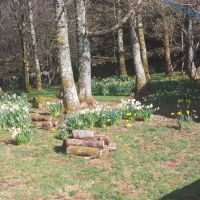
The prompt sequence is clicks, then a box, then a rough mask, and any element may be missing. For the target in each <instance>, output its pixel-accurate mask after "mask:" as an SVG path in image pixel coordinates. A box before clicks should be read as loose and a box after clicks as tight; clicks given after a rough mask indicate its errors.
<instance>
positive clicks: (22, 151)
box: [0, 116, 200, 200]
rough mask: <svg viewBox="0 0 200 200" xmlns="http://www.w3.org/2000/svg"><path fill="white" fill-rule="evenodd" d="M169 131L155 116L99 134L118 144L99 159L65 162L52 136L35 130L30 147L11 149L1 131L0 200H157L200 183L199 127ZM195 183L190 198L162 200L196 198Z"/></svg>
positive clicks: (170, 124)
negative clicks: (104, 134)
mask: <svg viewBox="0 0 200 200" xmlns="http://www.w3.org/2000/svg"><path fill="white" fill-rule="evenodd" d="M174 126H175V122H174V120H172V119H167V118H165V117H161V116H155V117H154V119H153V120H152V122H151V123H150V122H149V123H145V124H144V122H135V123H134V126H133V127H132V128H130V129H126V128H124V127H123V125H121V127H113V128H110V129H104V130H101V131H100V132H103V133H106V134H108V135H110V137H111V138H112V140H113V141H115V142H116V143H117V145H118V149H117V151H116V152H113V153H111V154H110V155H109V157H108V158H107V159H103V160H87V159H84V158H78V157H68V156H67V155H65V154H63V153H62V151H61V148H60V147H61V143H62V142H61V141H60V140H57V139H55V137H54V136H55V135H54V133H51V132H46V131H38V132H37V133H36V134H35V135H34V139H33V141H32V144H31V145H29V146H15V145H14V144H12V143H11V142H9V139H11V137H10V134H9V133H8V132H1V134H0V165H1V167H0V186H1V187H0V199H2V200H4V199H15V200H17V199H19V200H23V199H26V200H27V199H37V200H38V199H102V200H108V199H110V200H130V199H136V200H143V199H144V200H146V199H161V198H162V197H164V196H165V195H168V194H170V193H172V192H173V191H175V190H176V189H181V188H183V187H184V186H186V185H190V184H192V183H193V182H195V181H197V180H198V179H199V172H200V171H199V169H200V151H199V144H200V129H199V124H197V123H193V124H192V125H191V126H190V127H188V128H186V129H185V130H184V131H178V130H176V128H175V127H174ZM196 184H198V185H196ZM196 184H194V185H195V186H196V188H195V186H194V187H192V189H193V190H194V191H193V192H192V194H190V193H189V192H188V191H187V190H186V193H184V190H183V191H181V192H179V193H175V195H177V196H175V197H174V198H172V197H170V196H168V197H165V198H163V199H166V200H168V199H187V198H186V197H187V196H188V195H190V198H188V199H199V198H200V190H199V186H200V185H199V182H196ZM192 189H191V191H192ZM192 196H193V198H192Z"/></svg>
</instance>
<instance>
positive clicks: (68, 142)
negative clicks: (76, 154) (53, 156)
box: [63, 138, 105, 149]
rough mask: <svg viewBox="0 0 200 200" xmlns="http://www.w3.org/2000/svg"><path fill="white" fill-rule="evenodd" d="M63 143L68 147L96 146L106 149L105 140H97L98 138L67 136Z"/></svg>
mask: <svg viewBox="0 0 200 200" xmlns="http://www.w3.org/2000/svg"><path fill="white" fill-rule="evenodd" d="M63 143H64V144H63V145H66V147H69V146H83V147H94V148H99V149H104V147H105V143H104V141H97V140H78V139H69V138H65V139H64V140H63Z"/></svg>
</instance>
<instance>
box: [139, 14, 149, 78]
mask: <svg viewBox="0 0 200 200" xmlns="http://www.w3.org/2000/svg"><path fill="white" fill-rule="evenodd" d="M137 26H138V27H137V28H138V39H139V43H140V50H141V58H142V63H143V67H144V72H145V76H146V79H147V80H150V79H151V76H150V74H149V64H148V58H147V49H146V43H145V37H144V28H143V22H142V16H141V15H140V14H138V16H137Z"/></svg>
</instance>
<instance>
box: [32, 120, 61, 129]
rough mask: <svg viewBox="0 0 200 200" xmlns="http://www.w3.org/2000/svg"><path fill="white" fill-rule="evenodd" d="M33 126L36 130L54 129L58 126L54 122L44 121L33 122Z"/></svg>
mask: <svg viewBox="0 0 200 200" xmlns="http://www.w3.org/2000/svg"><path fill="white" fill-rule="evenodd" d="M34 124H35V126H37V127H38V128H42V129H47V130H49V129H51V128H54V127H56V126H57V125H58V122H56V121H44V122H34Z"/></svg>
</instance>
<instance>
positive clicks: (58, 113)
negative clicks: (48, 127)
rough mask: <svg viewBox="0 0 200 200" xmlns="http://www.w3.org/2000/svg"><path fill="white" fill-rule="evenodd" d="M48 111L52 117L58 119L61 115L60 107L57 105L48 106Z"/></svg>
mask: <svg viewBox="0 0 200 200" xmlns="http://www.w3.org/2000/svg"><path fill="white" fill-rule="evenodd" d="M49 111H50V113H51V115H52V116H54V117H60V116H61V115H62V105H61V104H59V103H51V104H49Z"/></svg>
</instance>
